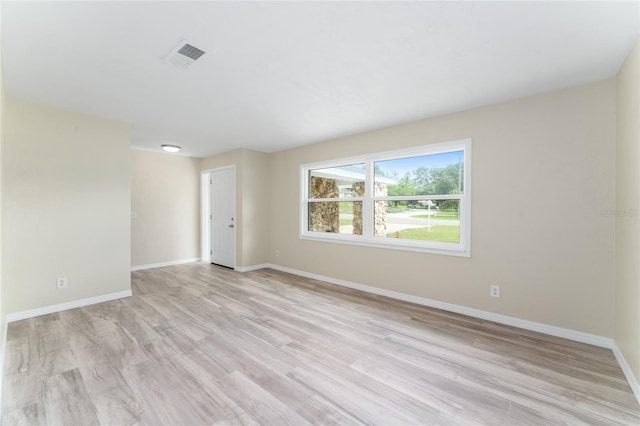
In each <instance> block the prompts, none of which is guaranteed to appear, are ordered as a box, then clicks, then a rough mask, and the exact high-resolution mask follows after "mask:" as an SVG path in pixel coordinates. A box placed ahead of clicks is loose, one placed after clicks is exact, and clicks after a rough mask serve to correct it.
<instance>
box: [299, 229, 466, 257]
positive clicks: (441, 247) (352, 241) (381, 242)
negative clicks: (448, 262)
mask: <svg viewBox="0 0 640 426" xmlns="http://www.w3.org/2000/svg"><path fill="white" fill-rule="evenodd" d="M331 235H332V236H331V237H325V236H323V234H322V233H318V234H317V235H314V234H302V235H300V239H301V240H309V241H318V242H323V243H338V244H349V245H357V246H364V247H374V248H381V249H390V250H402V251H413V252H418V253H429V254H437V255H443V256H457V257H471V250H470V249H469V248H465V247H461V246H460V245H458V244H447V243H440V244H437V245H436V244H434V245H429V246H427V245H425V244H419V243H418V244H416V243H414V244H412V243H411V242H407V241H403V242H402V243H397V242H393V241H388V240H389V239H384V238H378V237H377V238H375V239H364V238H362V237H360V236H352V235H340V234H331Z"/></svg>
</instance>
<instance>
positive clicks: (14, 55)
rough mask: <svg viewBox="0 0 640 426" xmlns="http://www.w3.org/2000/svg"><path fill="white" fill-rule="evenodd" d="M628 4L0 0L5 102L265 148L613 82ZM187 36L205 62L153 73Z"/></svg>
mask: <svg viewBox="0 0 640 426" xmlns="http://www.w3.org/2000/svg"><path fill="white" fill-rule="evenodd" d="M638 22H639V3H638V2H637V1H633V2H613V1H608V2H184V1H180V2H155V1H146V2H57V1H47V2H6V1H3V2H2V55H3V68H4V78H5V90H6V93H7V94H8V95H9V96H13V97H17V98H23V99H27V100H31V101H35V102H40V103H45V104H51V105H55V106H59V107H63V108H67V109H71V110H76V111H82V112H85V113H89V114H93V115H98V116H102V117H107V118H112V119H116V120H121V121H125V122H128V123H131V124H132V126H133V140H132V145H133V146H135V147H140V148H147V149H154V150H159V146H160V144H161V143H174V144H178V145H181V146H182V147H183V148H184V149H183V154H185V155H192V156H198V157H202V156H207V155H211V154H215V153H220V152H224V151H228V150H231V149H234V148H239V147H244V148H251V149H256V150H260V151H265V152H273V151H277V150H281V149H285V148H289V147H293V146H299V145H304V144H309V143H313V142H318V141H322V140H327V139H330V138H334V137H337V136H342V135H347V134H353V133H358V132H362V131H365V130H371V129H376V128H381V127H387V126H390V125H394V124H399V123H403V122H408V121H412V120H416V119H420V118H424V117H431V116H436V115H440V114H444V113H448V112H452V111H459V110H464V109H469V108H473V107H476V106H480V105H486V104H491V103H496V102H500V101H504V100H508V99H514V98H519V97H522V96H527V95H531V94H535V93H541V92H546V91H551V90H555V89H559V88H563V87H569V86H575V85H579V84H583V83H587V82H591V81H596V80H600V79H605V78H609V77H612V76H614V75H615V74H616V72H617V71H618V69H619V68H620V66H621V64H622V62H623V60H624V58H625V57H626V55H627V53H628V52H629V50H630V48H631V47H632V45H633V43H634V42H635V40H636V39H637V37H638ZM181 39H187V40H188V41H189V42H191V43H192V44H194V45H195V46H197V47H199V48H200V49H202V50H204V51H206V52H207V53H206V54H205V55H204V56H202V58H201V59H200V60H198V61H197V62H196V63H195V64H193V65H192V66H191V67H190V68H188V69H186V70H185V69H179V68H177V67H174V66H172V65H170V64H166V63H163V62H162V60H161V59H162V58H163V57H164V56H165V55H166V54H167V53H168V52H169V51H170V50H171V49H172V48H173V47H174V46H175V44H176V43H177V42H178V41H180V40H181Z"/></svg>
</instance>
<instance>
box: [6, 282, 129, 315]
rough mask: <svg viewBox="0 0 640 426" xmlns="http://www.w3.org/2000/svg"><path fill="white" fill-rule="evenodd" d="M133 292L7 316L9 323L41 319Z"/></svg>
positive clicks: (119, 297)
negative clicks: (40, 317) (41, 317)
mask: <svg viewBox="0 0 640 426" xmlns="http://www.w3.org/2000/svg"><path fill="white" fill-rule="evenodd" d="M132 295H133V293H132V292H131V290H125V291H119V292H117V293H110V294H104V295H102V296H95V297H89V298H87V299H80V300H73V301H71V302H65V303H60V304H57V305H50V306H44V307H42V308H36V309H30V310H28V311H22V312H16V313H13V314H9V315H7V323H10V322H14V321H20V320H23V319H27V318H33V317H39V316H40V315H46V314H53V313H55V312H60V311H66V310H68V309H75V308H81V307H83V306H89V305H95V304H96V303H102V302H110V301H112V300H116V299H123V298H125V297H131V296H132Z"/></svg>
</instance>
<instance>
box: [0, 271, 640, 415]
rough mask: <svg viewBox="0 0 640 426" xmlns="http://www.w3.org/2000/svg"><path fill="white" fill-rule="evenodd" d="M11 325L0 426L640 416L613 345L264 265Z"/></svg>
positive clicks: (140, 286) (179, 277) (143, 274)
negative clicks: (579, 340)
mask: <svg viewBox="0 0 640 426" xmlns="http://www.w3.org/2000/svg"><path fill="white" fill-rule="evenodd" d="M132 287H133V294H134V295H133V297H130V298H127V299H122V300H116V301H111V302H107V303H102V304H98V305H92V306H87V307H84V308H79V309H73V310H69V311H64V312H60V313H55V314H50V315H44V316H41V317H37V318H31V319H28V320H23V321H19V322H14V323H11V324H10V325H9V328H8V333H7V348H6V355H5V370H4V382H3V386H4V388H3V393H2V395H3V400H2V413H3V417H2V424H3V425H63V424H64V425H74V424H78V425H92V424H100V425H286V424H290V425H304V424H314V425H362V424H367V425H375V424H379V425H389V424H393V425H404V424H412V425H413V424H420V425H431V424H433V425H436V424H437V425H469V424H474V425H477V424H487V425H546V424H549V425H556V424H589V425H598V424H602V425H612V424H620V425H638V424H640V407H639V406H638V403H637V401H636V399H635V397H634V396H633V393H632V392H631V389H630V387H629V384H628V383H627V382H626V380H625V378H624V375H623V373H622V371H621V369H620V367H619V366H618V364H617V362H616V360H615V357H614V356H613V353H612V352H611V351H610V350H607V349H603V348H598V347H594V346H590V345H586V344H581V343H577V342H573V341H568V340H564V339H561V338H558V337H553V336H547V335H543V334H540V333H535V332H532V331H527V330H522V329H518V328H515V327H509V326H505V325H502V324H496V323H491V322H488V321H484V320H481V319H478V318H471V317H466V316H463V315H458V314H455V313H451V312H446V311H442V310H438V309H431V308H426V307H424V306H419V305H415V304H411V303H407V302H402V301H399V300H393V299H388V298H385V297H383V296H377V295H371V294H366V293H362V292H359V291H356V290H352V289H348V288H342V287H337V286H333V285H330V284H326V283H322V282H319V281H315V280H312V279H308V278H301V277H297V276H294V275H290V274H285V273H281V272H277V271H273V270H269V269H267V270H260V271H253V272H249V273H244V274H242V273H238V272H235V271H232V270H229V269H226V268H221V267H217V266H214V265H206V264H188V265H179V266H172V267H166V268H157V269H150V270H146V271H138V272H134V273H132Z"/></svg>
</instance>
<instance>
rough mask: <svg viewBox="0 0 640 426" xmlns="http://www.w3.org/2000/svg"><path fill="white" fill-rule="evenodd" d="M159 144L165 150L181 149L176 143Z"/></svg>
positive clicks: (174, 150) (175, 150) (176, 150)
mask: <svg viewBox="0 0 640 426" xmlns="http://www.w3.org/2000/svg"><path fill="white" fill-rule="evenodd" d="M161 146H162V149H163V150H164V151H167V152H178V151H180V150H181V149H182V148H180V147H179V146H178V145H167V144H163V145H161Z"/></svg>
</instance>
